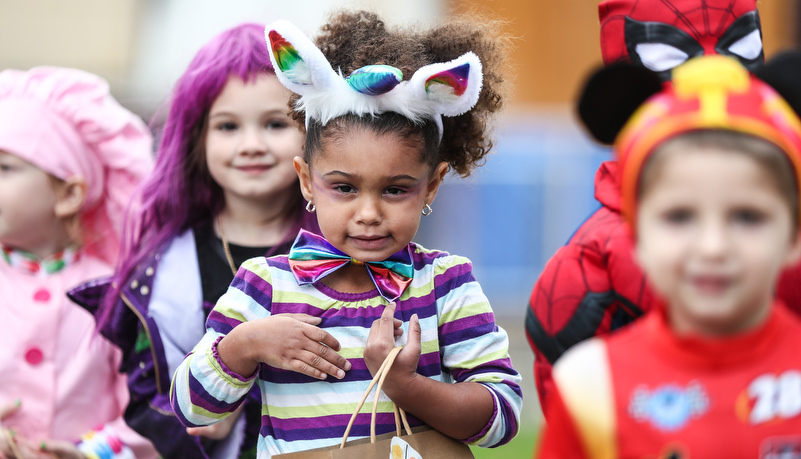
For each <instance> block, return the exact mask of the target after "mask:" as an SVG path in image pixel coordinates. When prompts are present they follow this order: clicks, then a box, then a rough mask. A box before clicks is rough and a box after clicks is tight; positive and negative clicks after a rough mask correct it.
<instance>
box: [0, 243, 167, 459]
mask: <svg viewBox="0 0 801 459" xmlns="http://www.w3.org/2000/svg"><path fill="white" fill-rule="evenodd" d="M110 273H111V269H110V267H109V266H108V265H106V264H105V263H103V262H102V261H100V260H99V259H97V258H92V257H89V256H84V257H82V258H79V259H78V260H77V261H74V262H73V263H72V264H71V265H69V266H67V267H66V268H64V269H63V270H61V271H60V272H58V273H56V274H52V275H50V276H48V277H37V276H36V275H32V274H29V273H27V272H24V271H23V270H21V269H19V268H14V267H11V266H10V265H9V264H8V263H6V262H5V260H3V259H2V258H0V317H2V325H3V333H0V349H2V350H3V351H2V352H0V404H2V405H5V404H7V403H12V402H13V401H14V400H16V399H19V400H21V401H22V406H21V408H20V410H19V411H17V412H16V413H14V414H13V415H11V416H10V417H8V418H6V419H5V420H3V426H4V427H7V428H11V429H14V430H15V431H16V432H17V433H18V435H24V436H25V437H28V438H29V439H31V440H34V441H39V440H45V439H57V440H68V441H77V440H79V439H80V436H81V434H83V433H85V432H87V431H90V430H100V428H102V427H103V426H104V425H107V426H109V427H111V428H112V429H113V430H114V431H115V432H116V434H117V435H118V436H119V437H120V439H121V440H122V441H123V442H124V443H125V444H127V445H128V446H129V447H130V448H131V449H132V450H133V452H134V453H135V454H136V457H137V458H151V457H156V454H155V450H154V449H153V447H152V446H151V445H150V442H148V441H147V440H146V439H144V438H142V437H141V436H139V435H138V434H136V433H135V432H134V431H133V430H131V429H130V428H129V427H128V426H127V425H126V424H125V422H124V421H123V419H122V414H123V411H124V410H125V407H126V406H127V404H128V389H127V386H126V382H125V375H123V374H120V373H119V372H118V371H117V369H118V367H119V363H120V359H121V353H120V351H119V349H117V348H116V347H114V346H112V345H111V344H110V343H109V342H108V341H106V340H105V339H104V338H102V337H101V336H100V335H97V334H95V332H94V327H95V322H94V319H93V318H92V316H91V315H90V314H89V313H88V312H86V311H85V310H84V309H83V308H81V307H79V306H77V305H75V304H74V303H72V302H71V301H70V300H69V299H67V297H66V294H65V292H66V291H67V289H69V288H70V287H73V286H75V285H77V284H79V283H81V282H84V281H86V280H89V279H93V278H97V277H101V276H107V275H109V274H110Z"/></svg>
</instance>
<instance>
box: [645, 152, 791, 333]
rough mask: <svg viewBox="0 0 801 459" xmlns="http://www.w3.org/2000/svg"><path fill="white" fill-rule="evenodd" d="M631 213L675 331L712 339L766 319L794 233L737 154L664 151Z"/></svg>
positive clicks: (768, 183) (775, 194) (757, 174)
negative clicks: (634, 211)
mask: <svg viewBox="0 0 801 459" xmlns="http://www.w3.org/2000/svg"><path fill="white" fill-rule="evenodd" d="M662 153H664V156H662V157H660V158H658V162H657V164H654V165H653V166H652V167H658V169H656V170H653V171H652V172H653V174H651V177H650V179H649V180H648V183H647V185H645V189H643V191H642V195H641V196H640V204H639V207H638V209H637V222H636V223H637V236H638V238H637V255H638V258H639V260H640V263H641V264H642V266H643V268H644V270H645V272H646V273H647V274H648V277H649V279H650V281H651V282H652V283H653V285H654V286H655V287H656V289H657V290H658V291H659V292H660V293H661V294H662V296H663V298H665V300H666V301H667V305H668V310H669V316H670V321H671V325H672V326H673V328H674V329H675V330H676V331H677V332H678V333H680V334H685V333H698V334H702V335H707V336H720V335H727V334H732V333H737V332H740V331H743V330H747V329H749V328H751V327H753V326H755V325H757V324H759V323H760V321H761V320H762V319H763V318H764V317H765V316H766V315H767V313H768V311H769V308H770V306H771V302H772V297H773V289H774V286H775V283H776V280H777V277H778V274H779V272H780V270H781V269H782V268H783V267H784V266H786V265H787V264H789V263H791V262H793V261H794V260H795V259H796V258H797V257H798V252H799V246H800V244H799V242H798V235H797V234H792V233H793V228H794V226H793V222H792V216H791V213H790V209H789V206H788V203H787V200H786V198H785V197H784V196H783V195H782V194H781V193H780V191H779V190H778V187H777V186H776V185H775V184H774V183H773V182H774V180H773V177H772V176H771V174H770V173H769V172H768V171H766V170H765V168H764V167H763V166H761V165H760V164H759V163H758V162H757V161H756V160H755V159H753V158H751V157H749V156H747V155H746V154H744V153H739V152H732V151H727V150H724V149H720V148H718V147H714V148H713V147H707V148H698V147H695V148H688V149H682V150H680V149H672V150H669V151H664V152H662Z"/></svg>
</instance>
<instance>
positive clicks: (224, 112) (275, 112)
mask: <svg viewBox="0 0 801 459" xmlns="http://www.w3.org/2000/svg"><path fill="white" fill-rule="evenodd" d="M262 115H267V116H277V115H283V116H287V114H286V112H285V111H284V110H280V109H277V108H276V109H272V110H266V111H264V112H263V113H262ZM217 116H240V115H238V114H236V113H234V112H232V111H229V110H221V111H219V112H214V113H211V112H209V118H214V117H217Z"/></svg>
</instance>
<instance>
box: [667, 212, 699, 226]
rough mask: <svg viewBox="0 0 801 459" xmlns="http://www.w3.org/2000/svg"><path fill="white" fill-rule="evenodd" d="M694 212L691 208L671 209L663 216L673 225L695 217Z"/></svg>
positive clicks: (686, 221)
mask: <svg viewBox="0 0 801 459" xmlns="http://www.w3.org/2000/svg"><path fill="white" fill-rule="evenodd" d="M693 216H694V215H693V212H692V211H691V210H690V209H682V208H678V209H671V210H669V211H667V212H665V213H664V214H663V218H664V219H665V221H667V222H668V223H671V224H673V225H682V224H685V223H688V222H690V221H691V220H692V219H693Z"/></svg>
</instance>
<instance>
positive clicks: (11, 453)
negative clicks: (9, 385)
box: [0, 400, 51, 459]
mask: <svg viewBox="0 0 801 459" xmlns="http://www.w3.org/2000/svg"><path fill="white" fill-rule="evenodd" d="M21 406H22V403H21V402H20V401H19V400H16V401H14V402H11V403H7V404H5V405H3V406H2V407H0V429H2V431H1V432H0V459H6V458H9V459H11V458H20V459H47V458H49V457H51V456H48V455H46V454H43V453H40V452H39V448H38V447H37V446H33V445H32V443H31V442H29V441H28V440H27V439H25V438H23V437H21V436H20V435H19V434H17V433H15V432H14V430H13V429H9V428H6V427H2V421H3V420H4V419H6V418H9V417H11V416H13V415H14V413H16V412H17V411H18V410H19V409H20V407H21ZM11 442H14V444H13V445H12V444H11ZM17 453H19V455H18V454H17Z"/></svg>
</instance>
